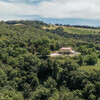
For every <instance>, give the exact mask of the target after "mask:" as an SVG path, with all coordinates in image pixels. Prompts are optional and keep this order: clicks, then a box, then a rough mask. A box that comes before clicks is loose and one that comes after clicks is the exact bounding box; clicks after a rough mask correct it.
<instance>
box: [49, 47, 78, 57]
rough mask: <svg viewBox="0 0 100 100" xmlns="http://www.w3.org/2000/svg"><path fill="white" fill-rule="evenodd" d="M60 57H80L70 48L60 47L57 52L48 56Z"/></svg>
mask: <svg viewBox="0 0 100 100" xmlns="http://www.w3.org/2000/svg"><path fill="white" fill-rule="evenodd" d="M62 55H69V56H76V55H80V53H79V52H76V51H74V50H73V49H72V48H71V47H62V48H60V49H59V51H57V52H53V53H51V54H50V56H51V57H54V56H62Z"/></svg>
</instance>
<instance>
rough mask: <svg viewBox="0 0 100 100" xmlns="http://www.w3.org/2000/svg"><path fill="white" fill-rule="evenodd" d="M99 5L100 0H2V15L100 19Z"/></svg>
mask: <svg viewBox="0 0 100 100" xmlns="http://www.w3.org/2000/svg"><path fill="white" fill-rule="evenodd" d="M35 2H37V3H35ZM99 5H100V0H5V1H4V0H3V1H2V0H0V16H11V15H41V16H43V17H52V18H83V19H100V6H99Z"/></svg>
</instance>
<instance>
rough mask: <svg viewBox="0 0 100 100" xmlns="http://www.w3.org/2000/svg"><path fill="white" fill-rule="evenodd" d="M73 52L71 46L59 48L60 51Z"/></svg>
mask: <svg viewBox="0 0 100 100" xmlns="http://www.w3.org/2000/svg"><path fill="white" fill-rule="evenodd" d="M72 52H73V49H72V48H71V47H62V48H61V49H60V50H59V53H60V54H62V53H64V54H67V53H69V54H70V53H72Z"/></svg>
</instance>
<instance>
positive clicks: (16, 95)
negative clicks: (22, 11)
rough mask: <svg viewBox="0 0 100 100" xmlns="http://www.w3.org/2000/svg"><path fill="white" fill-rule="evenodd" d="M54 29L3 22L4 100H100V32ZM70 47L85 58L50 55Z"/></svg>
mask: <svg viewBox="0 0 100 100" xmlns="http://www.w3.org/2000/svg"><path fill="white" fill-rule="evenodd" d="M50 26H51V25H50V24H46V23H44V22H42V21H7V22H3V21H2V22H0V100H100V68H99V67H100V66H99V63H100V35H99V33H97V34H95V35H94V34H88V33H87V34H86V33H85V34H71V33H69V32H68V31H67V32H65V31H64V29H63V27H61V26H58V25H57V27H56V28H54V29H50ZM43 27H48V29H43ZM68 30H70V31H72V30H71V27H70V29H68ZM87 30H89V29H87ZM74 31H75V30H73V32H74ZM78 31H79V32H80V31H81V30H78ZM86 32H87V31H86ZM75 33H76V31H75ZM67 46H70V47H72V48H73V49H74V50H76V51H78V52H80V53H81V55H79V56H74V57H68V56H67V57H66V56H58V57H54V58H51V57H50V56H49V55H50V53H52V52H56V51H58V50H59V49H60V48H61V47H67Z"/></svg>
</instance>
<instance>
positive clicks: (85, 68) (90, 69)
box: [79, 59, 100, 72]
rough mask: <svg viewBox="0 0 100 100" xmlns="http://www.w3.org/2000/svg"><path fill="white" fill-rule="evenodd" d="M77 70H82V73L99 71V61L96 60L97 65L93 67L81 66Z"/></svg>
mask: <svg viewBox="0 0 100 100" xmlns="http://www.w3.org/2000/svg"><path fill="white" fill-rule="evenodd" d="M79 70H84V71H87V72H89V71H92V70H100V59H99V60H98V63H97V64H96V65H94V66H81V67H79Z"/></svg>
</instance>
